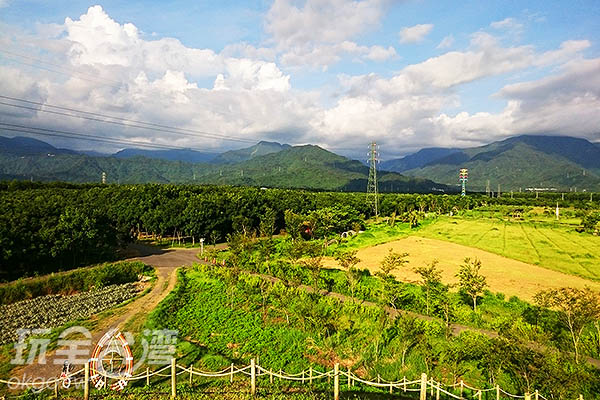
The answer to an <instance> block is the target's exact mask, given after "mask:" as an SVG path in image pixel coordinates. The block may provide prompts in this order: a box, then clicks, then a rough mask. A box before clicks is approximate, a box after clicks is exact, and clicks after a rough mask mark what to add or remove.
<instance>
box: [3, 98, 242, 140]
mask: <svg viewBox="0 0 600 400" xmlns="http://www.w3.org/2000/svg"><path fill="white" fill-rule="evenodd" d="M0 98H3V99H8V100H13V101H20V102H23V103H28V104H35V105H38V106H41V107H49V108H55V109H58V110H64V111H71V112H75V113H80V114H86V115H92V116H97V117H103V118H111V119H115V120H118V121H123V122H130V123H134V124H143V125H148V126H152V127H156V128H164V129H168V130H176V131H182V132H188V133H196V134H200V135H211V136H214V137H216V138H228V139H235V140H239V141H242V140H243V141H249V140H248V139H245V138H241V137H237V136H231V135H223V134H218V133H211V132H204V131H198V130H194V129H186V128H177V127H174V126H169V125H161V124H156V123H153V122H146V121H140V120H135V119H129V118H122V117H115V116H113V115H107V114H101V113H95V112H91V111H85V110H79V109H76V108H72V107H64V106H57V105H53V104H47V103H41V102H38V101H32V100H26V99H20V98H17V97H10V96H3V95H0ZM40 111H42V110H40ZM100 122H109V121H104V120H101V121H100ZM126 126H134V125H126Z"/></svg>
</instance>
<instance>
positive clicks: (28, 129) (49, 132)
mask: <svg viewBox="0 0 600 400" xmlns="http://www.w3.org/2000/svg"><path fill="white" fill-rule="evenodd" d="M0 126H3V128H2V129H3V130H5V131H11V132H22V133H30V134H34V135H41V136H50V137H63V138H68V139H79V140H86V141H93V142H103V143H111V144H129V145H136V146H142V147H151V148H159V149H166V150H195V151H201V152H207V151H206V150H203V149H198V148H191V147H181V146H174V145H167V144H159V143H147V142H140V141H136V140H127V139H115V138H107V137H102V136H98V135H88V134H84V133H76V132H69V131H62V130H58V129H47V128H39V127H33V126H25V125H17V124H8V123H4V122H0Z"/></svg>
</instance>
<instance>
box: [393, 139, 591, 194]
mask: <svg viewBox="0 0 600 400" xmlns="http://www.w3.org/2000/svg"><path fill="white" fill-rule="evenodd" d="M460 168H468V169H469V182H468V184H467V187H468V188H469V189H471V190H481V191H483V190H485V188H486V185H487V181H488V180H489V181H490V187H491V189H492V190H493V191H496V190H497V189H498V185H500V190H501V191H503V192H506V191H511V190H513V191H519V190H525V189H526V188H549V189H556V190H559V191H569V190H574V189H575V188H576V189H577V190H578V191H581V190H588V191H600V147H599V146H597V145H595V144H593V143H591V142H588V141H587V140H585V139H578V138H572V137H565V136H528V135H525V136H517V137H513V138H509V139H506V140H503V141H500V142H494V143H491V144H489V145H486V146H481V147H475V148H469V149H463V150H461V151H459V152H453V153H451V154H449V155H446V156H444V157H441V158H438V159H436V160H432V161H430V162H429V163H427V164H425V165H423V166H421V167H418V168H413V169H409V170H405V171H404V173H405V174H407V175H410V176H415V177H423V178H427V179H432V180H434V181H436V182H441V183H445V184H448V185H458V171H459V169H460Z"/></svg>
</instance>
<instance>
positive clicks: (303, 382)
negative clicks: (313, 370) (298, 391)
mask: <svg viewBox="0 0 600 400" xmlns="http://www.w3.org/2000/svg"><path fill="white" fill-rule="evenodd" d="M302 384H303V385H304V370H302Z"/></svg>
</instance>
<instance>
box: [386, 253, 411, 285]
mask: <svg viewBox="0 0 600 400" xmlns="http://www.w3.org/2000/svg"><path fill="white" fill-rule="evenodd" d="M406 257H408V253H397V252H395V251H394V250H393V249H389V251H388V254H387V255H386V256H385V257H384V258H383V260H382V261H381V264H380V266H379V268H380V269H381V272H382V274H383V275H384V277H386V278H388V277H391V275H392V272H393V271H395V270H397V269H398V268H400V267H401V266H403V265H404V264H406V263H407V262H408V260H405V258H406Z"/></svg>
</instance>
